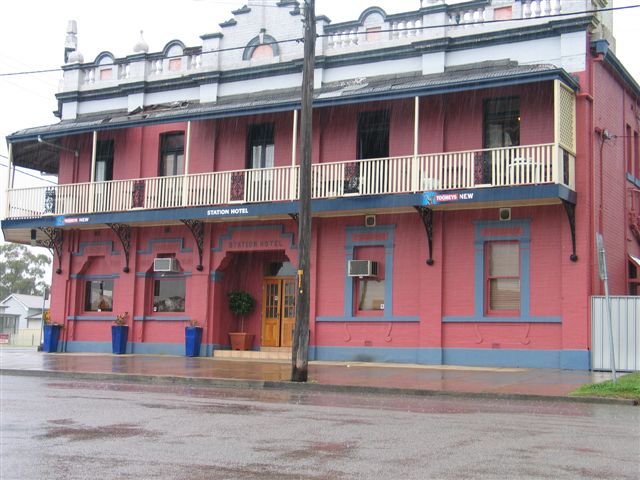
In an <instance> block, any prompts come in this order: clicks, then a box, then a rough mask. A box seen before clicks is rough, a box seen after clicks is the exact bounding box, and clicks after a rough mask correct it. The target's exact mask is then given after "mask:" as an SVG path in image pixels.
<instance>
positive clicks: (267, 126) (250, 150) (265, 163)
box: [247, 123, 275, 168]
mask: <svg viewBox="0 0 640 480" xmlns="http://www.w3.org/2000/svg"><path fill="white" fill-rule="evenodd" d="M274 159H275V145H274V127H273V123H261V124H257V125H249V129H248V131H247V168H272V167H273V166H274Z"/></svg>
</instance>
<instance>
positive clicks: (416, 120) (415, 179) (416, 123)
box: [411, 97, 420, 192]
mask: <svg viewBox="0 0 640 480" xmlns="http://www.w3.org/2000/svg"><path fill="white" fill-rule="evenodd" d="M419 127H420V97H415V98H414V108H413V168H412V170H413V175H412V185H411V187H412V188H411V190H413V191H414V192H417V191H418V190H419V188H418V187H419V181H420V178H419V177H420V175H419V171H418V170H419V168H420V166H419V164H418V146H419V143H418V134H419V130H420V128H419Z"/></svg>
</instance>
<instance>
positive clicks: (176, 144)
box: [160, 132, 184, 177]
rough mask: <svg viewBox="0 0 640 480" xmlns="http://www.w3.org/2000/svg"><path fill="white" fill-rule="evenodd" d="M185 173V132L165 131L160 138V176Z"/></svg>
mask: <svg viewBox="0 0 640 480" xmlns="http://www.w3.org/2000/svg"><path fill="white" fill-rule="evenodd" d="M183 174H184V133H182V132H178V133H165V134H163V135H162V136H161V140H160V176H161V177H168V176H171V175H183Z"/></svg>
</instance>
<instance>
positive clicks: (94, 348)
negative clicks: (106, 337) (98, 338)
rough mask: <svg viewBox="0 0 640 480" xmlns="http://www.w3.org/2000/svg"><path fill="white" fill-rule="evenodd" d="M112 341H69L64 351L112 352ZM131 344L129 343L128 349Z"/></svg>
mask: <svg viewBox="0 0 640 480" xmlns="http://www.w3.org/2000/svg"><path fill="white" fill-rule="evenodd" d="M111 348H112V346H111V342H76V341H67V342H65V344H64V350H63V351H64V352H68V353H111V352H112V350H111ZM128 350H129V345H127V351H128Z"/></svg>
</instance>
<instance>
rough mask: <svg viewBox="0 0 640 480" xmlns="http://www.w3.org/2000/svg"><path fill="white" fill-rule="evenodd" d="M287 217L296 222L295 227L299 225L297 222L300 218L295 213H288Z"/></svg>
mask: <svg viewBox="0 0 640 480" xmlns="http://www.w3.org/2000/svg"><path fill="white" fill-rule="evenodd" d="M289 216H290V217H291V219H292V220H293V221H294V222H296V225H299V223H298V220H299V218H300V216H299V215H298V214H297V213H290V214H289Z"/></svg>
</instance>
